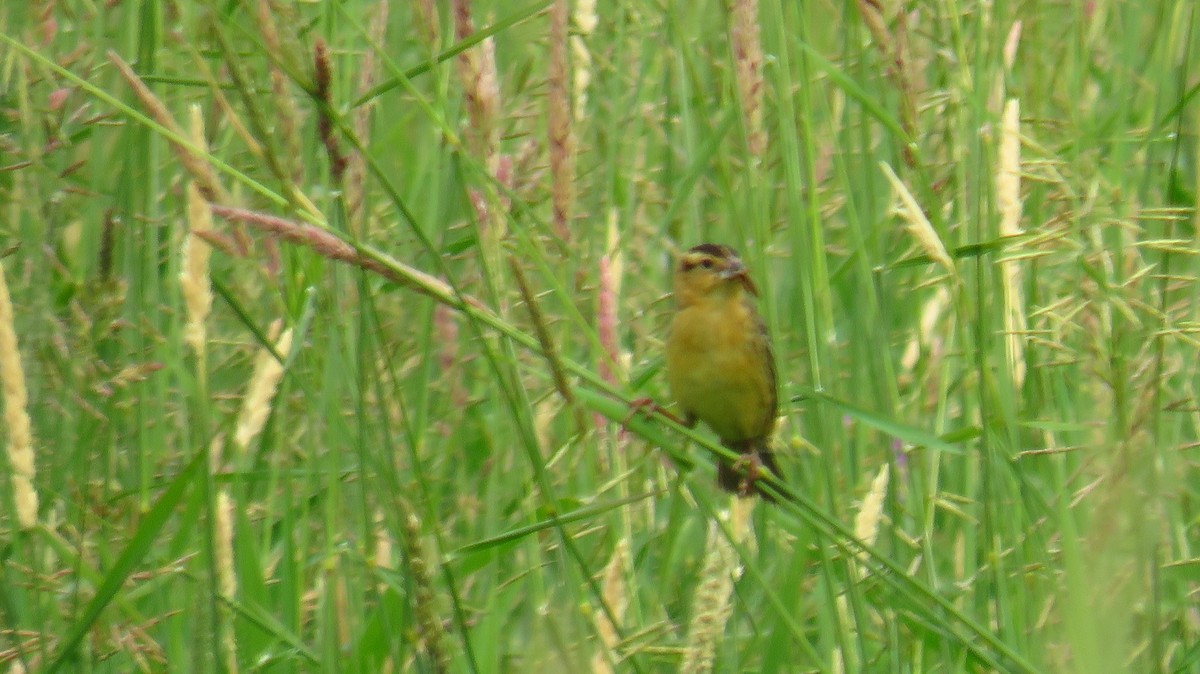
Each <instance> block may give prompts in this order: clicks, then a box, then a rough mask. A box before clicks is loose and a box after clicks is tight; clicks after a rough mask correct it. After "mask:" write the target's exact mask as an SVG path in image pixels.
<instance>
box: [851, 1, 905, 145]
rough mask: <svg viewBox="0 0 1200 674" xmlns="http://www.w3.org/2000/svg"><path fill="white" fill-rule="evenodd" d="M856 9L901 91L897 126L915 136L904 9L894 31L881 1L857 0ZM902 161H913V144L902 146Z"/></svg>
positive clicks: (897, 88)
mask: <svg viewBox="0 0 1200 674" xmlns="http://www.w3.org/2000/svg"><path fill="white" fill-rule="evenodd" d="M857 6H858V12H859V14H860V15H862V18H863V23H865V24H867V30H869V31H870V32H871V37H872V38H873V39H874V40H875V46H876V48H877V49H878V50H879V54H880V56H881V57H882V58H883V60H884V62H885V63H887V73H888V77H889V78H890V79H891V80H892V82H893V84H894V86H895V87H896V90H897V91H898V92H899V93H900V126H901V128H903V129H904V132H905V133H906V134H908V138H909V142H910V143H915V142H916V139H917V94H916V81H917V78H916V75H915V73H913V69H912V59H911V58H909V54H908V29H907V24H906V20H905V16H904V12H903V10H901V11H899V12H897V13H896V27H895V32H894V33H893V32H892V31H890V30H888V26H887V18H886V17H885V16H884V11H883V5H882V4H880V2H879V0H858V2H857ZM904 161H905V163H907V164H908V165H909V166H912V165H915V163H916V155H915V154H914V152H913V146H912V145H905V147H904Z"/></svg>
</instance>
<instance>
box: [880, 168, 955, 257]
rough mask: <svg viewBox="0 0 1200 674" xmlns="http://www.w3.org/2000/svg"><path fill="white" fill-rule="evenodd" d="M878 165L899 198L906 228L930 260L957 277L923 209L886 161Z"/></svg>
mask: <svg viewBox="0 0 1200 674" xmlns="http://www.w3.org/2000/svg"><path fill="white" fill-rule="evenodd" d="M879 167H880V168H882V169H883V174H884V175H885V176H887V179H888V182H890V183H891V184H892V189H894V190H895V191H896V195H897V196H898V197H899V198H900V209H899V211H900V216H901V217H903V218H904V222H905V225H906V229H908V231H909V233H910V234H912V235H913V238H915V239H916V240H917V244H918V245H920V246H921V249H922V250H924V251H925V254H926V255H928V256H929V258H930V259H931V260H933V261H934V262H937V263H938V264H940V265H942V266H943V267H945V268H946V271H948V272H950V274H951V276H953V277H954V278H955V279H957V278H958V273H957V271H956V270H955V268H954V261H953V260H951V259H950V254H949V253H947V252H946V246H945V245H943V244H942V240H941V238H939V237H938V235H937V232H936V231H935V230H934V229H933V225H932V224H931V223H930V222H929V219H928V218H926V217H925V211H923V210H921V206H920V204H918V203H917V200H916V198H914V197H913V195H912V193H911V192H909V191H908V188H907V187H905V186H904V183H902V182H900V178H899V177H897V176H896V172H895V171H893V170H892V167H891V166H888V164H887V162H879Z"/></svg>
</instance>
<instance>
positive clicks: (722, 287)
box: [675, 243, 758, 306]
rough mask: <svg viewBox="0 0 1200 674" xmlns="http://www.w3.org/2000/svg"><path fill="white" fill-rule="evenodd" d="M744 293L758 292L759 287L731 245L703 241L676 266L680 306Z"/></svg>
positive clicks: (676, 286)
mask: <svg viewBox="0 0 1200 674" xmlns="http://www.w3.org/2000/svg"><path fill="white" fill-rule="evenodd" d="M742 292H748V293H750V294H752V295H757V294H758V288H757V287H756V286H755V285H754V281H753V280H752V279H751V278H750V274H749V272H748V271H747V270H746V266H745V265H744V264H742V260H741V259H740V258H739V257H738V255H737V251H735V250H734V249H732V248H730V247H729V246H722V245H718V244H715V243H702V244H700V245H699V246H695V247H694V248H691V249H690V250H688V251H687V252H686V253H684V254H683V255H682V256H680V258H679V261H678V263H677V265H676V267H675V301H676V302H677V303H678V304H679V305H680V306H689V305H692V304H695V303H696V302H700V301H703V300H705V299H715V298H719V297H724V296H729V295H736V294H739V293H742Z"/></svg>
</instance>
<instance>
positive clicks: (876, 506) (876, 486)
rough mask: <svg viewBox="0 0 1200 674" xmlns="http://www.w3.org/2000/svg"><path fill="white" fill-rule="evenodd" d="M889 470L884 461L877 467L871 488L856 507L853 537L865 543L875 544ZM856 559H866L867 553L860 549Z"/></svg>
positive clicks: (881, 517)
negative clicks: (877, 472)
mask: <svg viewBox="0 0 1200 674" xmlns="http://www.w3.org/2000/svg"><path fill="white" fill-rule="evenodd" d="M890 470H891V466H890V465H889V464H886V463H885V464H883V466H882V467H881V468H880V469H879V474H877V475H876V476H875V479H874V480H872V481H871V489H870V490H869V491H867V495H866V497H865V498H863V501H862V505H860V506H859V508H858V514H857V515H855V516H854V537H855V538H857V539H858V540H859V541H861V542H862V543H864V544H866V545H870V546H873V545H875V540H876V538H877V537H878V536H879V523H880V521H882V520H883V498H884V497H885V496H887V488H888V476H889V475H890ZM858 559H859V561H866V559H867V554H866V553H865V552H863V551H861V550H860V551H859V553H858Z"/></svg>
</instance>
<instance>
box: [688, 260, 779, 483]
mask: <svg viewBox="0 0 1200 674" xmlns="http://www.w3.org/2000/svg"><path fill="white" fill-rule="evenodd" d="M673 285H674V297H675V305H676V311H675V314H674V316H673V318H672V319H671V327H670V333H669V335H668V337H667V342H666V372H667V383H668V385H669V387H670V391H671V396H672V397H673V398H674V400H675V403H676V405H677V406H678V408H679V410H680V411H682V421H683V423H684V424H685V425H687V426H689V427H694V426H695V425H696V423H697V421H703V422H704V424H705V425H706V426H708V427H709V428H710V429H712V431H713V432H714V433H715V434H716V435H717V436H718V437H719V438H720V439H721V444H722V445H724V446H725V447H727V448H728V449H730V450H733V451H734V452H737V453H738V454H740V455H741V457H742V458H741V459H739V460H738V461H736V462H729V461H727V460H725V459H721V460H720V461H719V463H718V464H717V484H718V485H719V486H720V487H721V488H722V489H724V490H726V491H728V492H732V493H734V494H737V495H739V496H743V497H746V496H752V495H753V494H754V493H755V492H757V493H758V494H759V495H760V496H762V497H764V498H766V499H767V500H770V501H774V500H775V498H774V497H773V496H772V495H771V494H768V493H766V492H765V491H763V489H762V486H761V485H757V486H756V484H755V482H756V481H757V480H758V478H760V477H761V472H762V468H764V467H765V468H767V469H769V470H770V471H771V473H773V474H774V475H775V476H776V477H781V475H782V474H781V473H780V471H779V466H778V464H777V463H776V462H775V457H774V455H773V454H772V453H771V449H770V445H769V443H770V437H771V434H772V432H773V431H774V428H775V417H776V414H777V413H778V404H779V399H778V392H777V382H776V379H777V378H776V372H775V358H774V355H773V353H772V350H771V340H770V337H769V336H768V334H767V328H766V324H765V323H764V322H763V320H762V316H761V315H760V314H759V312H758V308H757V297H758V287H757V286H755V284H754V280H753V279H751V278H750V274H749V271H748V270H747V269H746V266H745V265H744V264H743V263H742V260H741V258H739V257H738V254H737V252H736V251H735V250H734V249H732V248H730V247H729V246H725V245H720V244H715V243H703V244H700V245H698V246H695V247H693V248H691V249H689V250H688V251H687V252H685V253H684V254H683V255H682V256H680V257H679V259H678V261H677V262H676V266H675V272H674V278H673Z"/></svg>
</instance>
